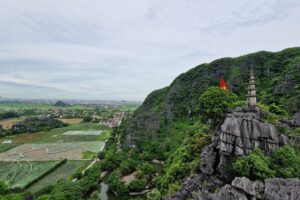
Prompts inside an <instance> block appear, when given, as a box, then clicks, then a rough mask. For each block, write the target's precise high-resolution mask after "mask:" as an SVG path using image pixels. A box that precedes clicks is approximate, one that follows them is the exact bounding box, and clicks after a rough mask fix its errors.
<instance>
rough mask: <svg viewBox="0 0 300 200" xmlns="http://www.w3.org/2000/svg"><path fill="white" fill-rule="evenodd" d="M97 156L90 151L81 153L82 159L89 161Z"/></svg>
mask: <svg viewBox="0 0 300 200" xmlns="http://www.w3.org/2000/svg"><path fill="white" fill-rule="evenodd" d="M96 155H97V154H96V153H94V152H91V151H84V152H82V158H83V159H90V160H92V159H93V158H94V157H95V156H96Z"/></svg>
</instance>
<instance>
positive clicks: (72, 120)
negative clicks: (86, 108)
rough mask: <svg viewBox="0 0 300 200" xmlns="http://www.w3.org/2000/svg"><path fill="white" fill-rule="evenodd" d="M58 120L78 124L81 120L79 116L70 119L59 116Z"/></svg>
mask: <svg viewBox="0 0 300 200" xmlns="http://www.w3.org/2000/svg"><path fill="white" fill-rule="evenodd" d="M59 120H60V121H62V122H64V123H67V124H79V123H81V122H82V119H81V118H70V119H66V118H61V119H59Z"/></svg>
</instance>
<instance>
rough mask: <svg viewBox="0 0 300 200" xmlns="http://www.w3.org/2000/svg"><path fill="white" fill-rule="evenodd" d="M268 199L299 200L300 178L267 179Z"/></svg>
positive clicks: (266, 191)
mask: <svg viewBox="0 0 300 200" xmlns="http://www.w3.org/2000/svg"><path fill="white" fill-rule="evenodd" d="M264 192H265V197H266V199H267V200H299V199H300V180H299V179H282V178H274V179H267V180H265V191H264Z"/></svg>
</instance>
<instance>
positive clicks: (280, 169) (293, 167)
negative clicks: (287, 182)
mask: <svg viewBox="0 0 300 200" xmlns="http://www.w3.org/2000/svg"><path fill="white" fill-rule="evenodd" d="M271 168H272V169H274V170H275V171H276V176H277V177H283V178H295V177H298V178H300V156H299V155H297V153H296V151H295V150H294V149H293V148H292V147H291V146H288V145H287V146H284V147H281V148H278V149H276V150H275V152H274V153H273V154H272V156H271Z"/></svg>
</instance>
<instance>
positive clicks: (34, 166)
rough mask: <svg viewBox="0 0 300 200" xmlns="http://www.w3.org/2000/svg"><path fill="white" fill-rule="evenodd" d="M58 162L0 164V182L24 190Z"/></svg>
mask: <svg viewBox="0 0 300 200" xmlns="http://www.w3.org/2000/svg"><path fill="white" fill-rule="evenodd" d="M58 163H60V161H43V162H36V161H34V162H19V163H17V162H15V163H13V164H11V162H0V169H1V171H0V182H5V183H7V184H9V185H10V186H11V187H20V188H25V187H26V186H27V185H28V184H30V183H31V182H32V181H33V180H35V179H36V178H38V177H40V176H42V175H43V174H45V173H47V171H49V170H50V169H52V168H53V167H55V166H56V165H57V164H58Z"/></svg>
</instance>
